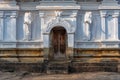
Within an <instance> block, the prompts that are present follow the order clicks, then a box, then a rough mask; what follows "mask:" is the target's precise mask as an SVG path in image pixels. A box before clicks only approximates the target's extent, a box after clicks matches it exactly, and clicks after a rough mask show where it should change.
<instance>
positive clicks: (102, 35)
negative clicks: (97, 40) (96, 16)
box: [100, 11, 106, 41]
mask: <svg viewBox="0 0 120 80" xmlns="http://www.w3.org/2000/svg"><path fill="white" fill-rule="evenodd" d="M100 16H101V40H102V41H104V40H105V35H106V31H105V27H106V23H105V17H106V11H100Z"/></svg>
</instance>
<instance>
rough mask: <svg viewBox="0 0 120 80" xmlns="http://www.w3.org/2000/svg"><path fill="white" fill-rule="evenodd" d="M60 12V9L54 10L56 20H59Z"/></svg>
mask: <svg viewBox="0 0 120 80" xmlns="http://www.w3.org/2000/svg"><path fill="white" fill-rule="evenodd" d="M61 13H62V11H55V17H56V20H57V22H59V21H60V16H61Z"/></svg>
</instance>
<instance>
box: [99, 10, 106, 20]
mask: <svg viewBox="0 0 120 80" xmlns="http://www.w3.org/2000/svg"><path fill="white" fill-rule="evenodd" d="M106 14H107V11H106V10H102V11H100V16H101V17H102V18H105V17H106Z"/></svg>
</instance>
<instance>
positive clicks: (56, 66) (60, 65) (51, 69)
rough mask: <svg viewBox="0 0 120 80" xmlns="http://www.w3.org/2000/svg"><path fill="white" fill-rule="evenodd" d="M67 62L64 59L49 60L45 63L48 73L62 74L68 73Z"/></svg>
mask: <svg viewBox="0 0 120 80" xmlns="http://www.w3.org/2000/svg"><path fill="white" fill-rule="evenodd" d="M68 69H69V62H66V61H51V62H49V63H48V65H47V73H48V74H63V73H68Z"/></svg>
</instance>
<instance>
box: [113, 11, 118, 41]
mask: <svg viewBox="0 0 120 80" xmlns="http://www.w3.org/2000/svg"><path fill="white" fill-rule="evenodd" d="M112 17H113V20H114V26H113V27H114V31H113V32H114V33H113V34H114V40H119V32H118V17H119V11H114V14H113V15H112Z"/></svg>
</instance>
